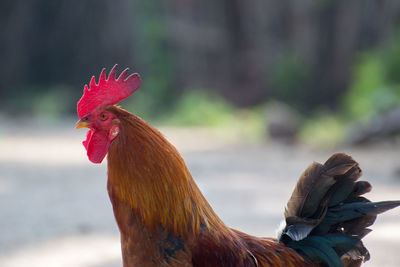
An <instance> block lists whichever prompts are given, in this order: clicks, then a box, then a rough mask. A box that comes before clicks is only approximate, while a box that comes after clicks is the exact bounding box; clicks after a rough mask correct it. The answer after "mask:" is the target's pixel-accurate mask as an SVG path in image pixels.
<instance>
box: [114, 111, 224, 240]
mask: <svg viewBox="0 0 400 267" xmlns="http://www.w3.org/2000/svg"><path fill="white" fill-rule="evenodd" d="M111 111H112V112H113V113H114V114H115V115H117V117H118V118H119V119H120V122H121V123H120V134H119V136H118V137H117V138H116V139H115V140H114V141H113V143H112V144H111V146H110V149H109V153H108V179H109V180H108V184H109V190H110V189H111V190H112V194H110V197H112V198H114V199H112V202H113V205H114V208H115V205H118V203H123V204H124V205H125V204H128V205H129V206H130V207H131V208H132V212H134V213H136V215H137V216H139V218H140V219H141V220H142V221H143V223H144V225H145V226H146V227H147V228H148V229H149V230H150V231H153V230H156V229H158V228H160V227H161V228H163V229H166V230H167V231H168V232H169V233H172V234H174V235H176V236H181V237H184V236H186V235H187V234H188V233H196V232H198V231H201V230H205V229H209V228H211V229H218V230H223V229H227V228H226V227H225V225H224V224H223V222H222V221H221V220H220V219H219V218H218V216H217V215H216V214H215V213H214V211H213V210H212V208H211V206H210V205H209V204H208V202H207V201H206V200H205V198H204V197H203V195H202V194H201V192H200V190H199V189H198V187H197V185H196V184H195V182H194V180H193V178H192V176H191V174H190V172H189V170H188V168H187V166H186V164H185V162H184V160H183V159H182V157H181V156H180V155H179V153H178V151H177V150H176V148H175V147H174V146H173V145H171V144H170V143H169V142H168V141H167V140H166V139H165V138H164V137H163V136H162V134H161V133H160V132H158V131H157V130H156V129H154V128H153V127H151V126H150V125H149V124H147V123H146V122H145V121H143V120H142V119H140V118H139V117H137V116H135V115H132V114H131V113H129V112H127V111H125V110H122V109H120V108H117V107H112V108H111ZM115 203H116V204H115ZM115 215H116V219H117V221H118V219H119V218H118V216H117V214H115Z"/></svg>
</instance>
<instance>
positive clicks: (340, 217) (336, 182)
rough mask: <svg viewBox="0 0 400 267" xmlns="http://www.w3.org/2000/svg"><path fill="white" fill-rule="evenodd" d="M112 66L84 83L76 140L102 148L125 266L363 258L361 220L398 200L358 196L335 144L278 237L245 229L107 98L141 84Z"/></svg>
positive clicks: (304, 185) (334, 262) (359, 185)
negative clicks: (224, 215)
mask: <svg viewBox="0 0 400 267" xmlns="http://www.w3.org/2000/svg"><path fill="white" fill-rule="evenodd" d="M115 72H116V67H114V68H113V69H112V71H111V73H110V75H109V77H108V78H107V79H106V75H105V72H104V70H103V71H102V74H101V76H100V81H99V85H96V83H95V81H94V79H92V81H91V85H90V87H91V88H92V87H93V88H94V89H88V88H87V87H85V88H86V89H85V93H84V96H83V97H82V98H81V100H80V101H79V103H78V114H79V117H80V118H81V120H80V121H79V122H78V124H77V128H82V127H89V128H90V130H89V132H88V135H87V139H86V140H85V141H84V143H83V144H84V146H85V148H86V149H87V152H88V156H89V159H90V160H91V161H92V162H95V163H100V162H101V161H102V160H103V158H104V157H105V155H106V154H107V159H108V183H107V189H108V193H109V196H110V199H111V202H112V205H113V210H114V215H115V218H116V221H117V223H118V227H119V229H120V232H121V246H122V254H123V263H124V266H125V267H131V266H196V267H205V266H232V267H233V266H238V267H239V266H240V267H241V266H252V267H254V266H300V267H301V266H319V265H321V266H330V267H340V266H359V264H361V262H362V261H363V260H368V257H369V254H368V251H367V250H366V248H365V247H364V246H363V244H362V242H361V239H362V238H363V237H364V236H365V235H366V234H367V233H368V232H369V231H370V230H369V229H367V227H368V226H370V225H372V224H373V222H374V220H375V218H376V216H377V214H378V213H381V212H384V211H386V210H388V209H391V208H394V207H396V206H399V205H400V202H399V201H387V202H376V203H371V202H369V200H367V199H366V198H364V197H362V196H361V195H362V194H364V193H366V192H368V191H369V190H370V189H371V186H370V184H369V183H368V182H362V181H361V182H357V179H358V178H359V177H360V176H361V170H360V168H359V166H358V164H357V162H355V161H354V160H353V159H352V158H351V157H350V156H347V155H345V154H334V155H333V156H332V157H330V158H329V159H328V160H327V161H326V162H325V164H319V163H314V164H312V165H311V166H310V167H309V168H308V169H307V170H306V171H305V172H304V173H303V175H302V176H301V177H300V179H299V182H298V184H297V186H296V187H295V190H294V192H293V195H292V197H291V198H290V200H289V202H288V204H287V208H286V210H285V220H286V226H285V227H284V228H283V229H282V231H281V234H280V235H279V237H278V239H270V238H259V237H254V236H250V235H247V234H245V233H242V232H239V231H237V230H234V229H231V228H229V227H227V226H226V225H225V224H224V223H223V222H222V220H221V219H220V218H219V217H218V216H217V215H216V214H215V212H214V211H213V209H212V208H211V206H210V205H209V204H208V202H207V201H206V199H205V198H204V196H203V195H202V193H201V192H200V190H199V189H198V187H197V185H196V183H195V182H194V180H193V178H192V176H191V174H190V172H189V170H188V168H187V166H186V164H185V162H184V160H183V159H182V157H181V156H180V155H179V153H178V151H177V150H176V149H175V147H174V146H173V145H172V144H170V143H169V142H168V141H167V140H166V139H165V138H164V137H163V136H162V134H161V133H160V132H159V131H157V130H156V129H154V128H153V127H151V126H150V125H149V124H147V123H146V122H145V121H143V120H142V119H140V118H139V117H137V116H135V115H133V114H131V113H129V112H128V111H125V110H123V109H121V108H120V107H117V106H114V105H113V104H116V103H115V101H117V100H118V101H119V100H120V99H123V98H124V97H127V96H128V95H129V94H131V93H132V92H134V91H135V90H136V89H137V87H138V86H139V85H140V80H139V78H138V75H131V76H129V77H128V78H126V79H125V76H126V74H127V71H124V72H123V74H122V75H121V76H123V77H122V78H121V76H120V77H119V78H118V79H116V76H115ZM96 90H97V91H96ZM120 91H121V92H120ZM107 96H111V98H112V99H113V100H112V101H109V100H108V98H107ZM115 99H117V100H115ZM87 102H89V103H87Z"/></svg>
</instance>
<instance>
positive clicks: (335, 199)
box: [279, 153, 400, 267]
mask: <svg viewBox="0 0 400 267" xmlns="http://www.w3.org/2000/svg"><path fill="white" fill-rule="evenodd" d="M360 176H361V169H360V168H359V166H358V163H357V162H356V161H354V160H353V159H352V158H351V157H350V156H348V155H346V154H342V153H338V154H334V155H332V156H331V157H330V158H329V159H328V160H327V161H326V162H325V164H323V165H322V164H319V163H315V162H314V163H313V164H312V165H311V166H310V167H309V168H307V170H306V171H304V173H303V174H302V176H301V177H300V179H299V181H298V183H297V185H296V187H295V189H294V191H293V194H292V196H291V198H290V199H289V202H288V204H287V207H286V209H285V221H286V225H285V227H284V229H282V230H281V232H280V233H279V240H280V241H281V242H283V243H285V244H286V245H287V246H288V247H291V248H293V249H295V250H296V251H297V252H298V253H300V254H301V255H303V257H304V258H306V259H308V260H310V261H312V262H315V263H318V264H321V265H326V266H329V267H341V266H360V265H361V263H362V262H363V261H367V260H368V259H369V252H368V250H367V249H366V248H365V247H364V245H363V243H362V241H361V239H362V238H363V237H364V236H365V235H367V234H368V233H369V232H370V231H371V230H370V229H368V227H369V226H371V225H372V224H373V223H374V222H375V219H376V217H377V215H378V214H380V213H382V212H385V211H387V210H389V209H392V208H395V207H397V206H400V201H382V202H370V201H369V200H368V199H366V198H365V197H362V195H363V194H365V193H367V192H369V191H371V188H372V187H371V185H370V184H369V183H368V182H366V181H357V179H358V178H359V177H360Z"/></svg>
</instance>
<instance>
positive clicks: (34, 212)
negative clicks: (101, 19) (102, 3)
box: [0, 118, 400, 267]
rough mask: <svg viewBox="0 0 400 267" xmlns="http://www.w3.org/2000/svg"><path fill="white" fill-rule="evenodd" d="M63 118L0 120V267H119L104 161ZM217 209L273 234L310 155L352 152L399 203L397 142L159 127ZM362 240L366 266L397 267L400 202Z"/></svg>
mask: <svg viewBox="0 0 400 267" xmlns="http://www.w3.org/2000/svg"><path fill="white" fill-rule="evenodd" d="M73 126H74V122H73V120H72V119H71V120H64V121H63V122H62V123H61V122H60V123H52V124H48V123H43V122H37V121H35V122H31V121H14V122H9V121H5V120H4V119H1V118H0V149H1V150H0V151H1V153H0V266H2V267H20V266H21V267H22V266H24V267H25V266H31V267H34V266H41V267H42V266H53V267H56V266H57V267H58V266H60V267H62V266H68V267H69V266H78V267H79V266H88V267H89V266H90V267H114V266H121V259H120V258H121V255H120V247H119V233H118V229H117V227H116V224H115V222H114V218H113V214H112V209H111V204H110V203H109V200H108V196H107V193H106V166H105V165H106V164H105V163H103V164H101V165H95V164H92V163H90V162H89V161H88V159H87V157H86V153H85V151H84V148H83V146H82V144H81V141H82V140H83V139H84V137H85V134H86V133H85V131H83V130H80V131H77V130H74V129H73ZM161 130H162V132H163V133H164V134H165V135H166V136H167V138H168V139H169V140H170V141H171V142H172V143H173V144H175V145H176V146H177V148H178V149H179V150H180V151H181V153H182V155H183V157H184V158H185V160H186V162H187V164H188V166H189V168H190V170H191V172H192V174H193V176H194V177H195V179H196V181H197V183H198V185H199V187H200V188H201V190H202V192H203V193H204V194H205V196H206V198H207V199H208V200H209V202H210V203H211V205H212V206H213V207H214V209H215V211H216V212H217V213H218V214H219V215H220V216H221V217H222V219H223V220H224V221H225V222H226V223H227V224H228V225H229V226H231V227H234V228H237V229H240V230H242V231H245V232H248V233H251V234H254V235H259V236H275V230H276V228H277V227H278V225H279V222H280V220H281V219H282V214H283V209H284V206H285V204H286V202H287V200H288V198H289V196H290V194H291V192H292V190H293V187H294V185H295V183H296V179H297V178H298V176H299V175H300V174H301V172H302V171H303V170H304V169H305V168H306V167H307V166H308V165H309V164H310V163H311V162H312V161H319V162H323V161H325V160H326V159H327V158H328V157H329V155H330V154H331V153H332V152H335V151H341V152H346V153H349V154H351V155H352V156H353V157H354V158H355V159H356V160H357V161H358V162H359V163H360V165H361V167H362V168H363V170H364V176H363V179H367V180H369V181H370V182H371V183H372V185H373V186H374V189H373V191H372V192H371V193H369V198H370V199H372V200H389V199H400V145H398V144H395V143H385V144H380V145H374V146H369V147H363V148H350V149H349V148H340V149H336V150H313V149H310V148H307V147H305V146H300V145H296V146H286V145H280V144H276V143H273V142H265V143H250V142H246V141H245V140H242V141H240V140H235V141H232V140H231V139H230V140H225V139H224V138H223V137H222V136H221V135H218V134H214V133H213V132H210V131H208V130H204V129H183V128H176V129H172V128H162V129H161ZM373 229H374V231H373V232H372V233H370V234H369V235H368V236H367V237H366V238H365V242H364V243H365V244H366V246H367V248H368V249H369V250H370V253H371V260H370V261H369V262H367V263H366V264H365V266H388V267H389V266H393V267H394V266H399V262H400V253H399V251H400V208H399V209H397V210H392V211H390V212H387V213H386V214H384V215H381V216H380V217H379V218H378V219H377V221H376V222H375V225H374V226H373Z"/></svg>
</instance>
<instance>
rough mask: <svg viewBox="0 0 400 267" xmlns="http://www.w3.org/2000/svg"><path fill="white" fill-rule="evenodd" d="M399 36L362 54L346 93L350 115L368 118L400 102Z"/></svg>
mask: <svg viewBox="0 0 400 267" xmlns="http://www.w3.org/2000/svg"><path fill="white" fill-rule="evenodd" d="M399 73H400V38H397V39H394V40H393V41H392V43H390V44H389V45H388V46H387V47H382V48H381V49H379V50H373V51H369V52H366V53H363V54H361V55H360V57H359V59H358V62H357V63H356V65H355V68H354V71H353V77H354V78H353V81H352V83H351V85H350V89H349V90H348V93H347V94H346V95H345V96H344V100H343V106H344V108H343V109H344V112H345V114H347V115H348V116H349V118H350V119H357V120H358V119H361V120H369V119H371V118H372V117H374V116H376V115H378V114H379V113H383V112H386V111H387V110H389V109H391V108H393V107H394V106H397V105H399V104H400V75H399Z"/></svg>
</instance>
